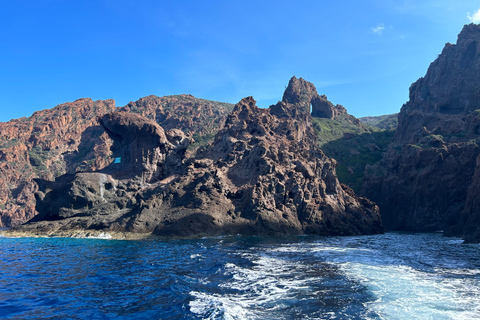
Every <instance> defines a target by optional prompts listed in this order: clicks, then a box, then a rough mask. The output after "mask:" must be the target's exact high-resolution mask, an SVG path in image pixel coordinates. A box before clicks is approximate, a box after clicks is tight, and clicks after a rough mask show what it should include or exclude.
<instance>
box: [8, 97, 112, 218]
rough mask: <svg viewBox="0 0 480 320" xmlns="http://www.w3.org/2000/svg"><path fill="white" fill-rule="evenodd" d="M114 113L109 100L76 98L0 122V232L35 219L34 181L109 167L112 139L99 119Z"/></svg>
mask: <svg viewBox="0 0 480 320" xmlns="http://www.w3.org/2000/svg"><path fill="white" fill-rule="evenodd" d="M114 109H115V103H114V101H113V100H105V101H92V100H91V99H79V100H76V101H75V102H72V103H64V104H61V105H58V106H56V107H55V108H53V109H50V110H43V111H37V112H35V113H34V114H33V115H32V116H31V117H29V118H21V119H17V120H12V121H9V122H6V123H0V141H1V142H0V186H1V188H0V227H8V226H11V225H16V224H19V223H23V222H25V221H26V220H28V219H30V218H32V217H33V216H34V215H35V198H34V192H35V191H36V188H37V187H36V185H35V183H34V182H33V179H34V178H38V177H40V178H44V179H54V178H55V177H56V176H59V175H61V174H63V173H65V172H75V171H77V170H98V169H101V168H103V167H105V166H106V165H108V164H109V162H110V159H109V153H110V151H109V148H110V146H109V141H110V139H109V138H108V137H107V135H106V134H104V131H103V129H102V128H101V127H100V126H99V125H98V120H97V117H98V116H102V115H104V114H105V113H109V112H112V111H113V110H114Z"/></svg>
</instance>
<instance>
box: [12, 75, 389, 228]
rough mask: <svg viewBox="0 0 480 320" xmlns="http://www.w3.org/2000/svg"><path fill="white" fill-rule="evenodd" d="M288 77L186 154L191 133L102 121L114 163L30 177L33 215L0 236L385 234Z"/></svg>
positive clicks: (303, 84) (310, 89) (306, 93)
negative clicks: (265, 100)
mask: <svg viewBox="0 0 480 320" xmlns="http://www.w3.org/2000/svg"><path fill="white" fill-rule="evenodd" d="M318 100H319V96H318V94H317V92H316V90H315V87H314V86H313V85H312V84H311V83H308V82H307V81H305V80H303V79H301V78H300V79H297V78H295V77H294V78H292V79H291V80H290V82H289V86H288V87H287V89H286V91H285V94H284V97H283V99H282V101H280V102H279V103H277V104H276V105H273V106H271V107H270V108H269V109H260V108H258V107H257V106H256V105H255V100H254V99H253V98H251V97H248V98H245V99H243V100H242V101H240V102H239V103H238V104H237V105H236V106H235V108H234V110H233V111H232V112H231V113H230V114H229V116H228V117H227V119H226V121H225V124H224V125H223V128H222V129H221V130H220V131H219V132H218V133H217V134H216V136H215V139H214V141H213V143H212V144H211V145H209V146H207V147H205V148H200V149H198V150H197V152H196V153H195V154H194V155H192V156H190V157H187V156H186V150H187V148H188V145H189V143H190V142H191V139H190V138H188V137H187V136H186V135H185V134H184V133H183V132H182V131H180V130H175V129H172V130H169V131H165V130H164V129H163V128H162V127H160V126H159V125H158V124H157V123H156V122H153V121H151V120H149V119H147V118H145V117H143V116H140V115H138V114H132V113H127V112H114V113H110V114H107V115H105V116H104V117H102V119H101V121H100V124H101V126H102V127H103V128H104V130H105V131H106V132H107V134H108V135H109V136H110V138H111V139H112V140H113V145H112V152H113V157H114V158H115V159H116V160H117V159H118V161H115V162H114V163H112V164H110V165H109V166H108V167H106V168H104V169H101V170H98V171H94V172H80V173H75V174H66V175H63V176H60V177H58V178H57V179H55V181H54V182H53V181H46V180H42V179H37V180H36V182H37V185H38V187H39V191H38V192H37V193H36V194H35V196H36V199H37V206H36V209H37V211H38V212H39V214H38V215H37V216H35V217H34V218H33V219H31V220H30V221H29V222H28V223H26V224H23V225H21V226H17V227H13V228H12V229H10V230H8V231H5V232H4V234H12V235H13V234H31V235H49V236H57V235H76V234H77V235H78V234H80V235H85V234H89V233H92V234H107V233H108V234H110V235H111V236H112V237H121V238H139V237H140V238H144V237H198V236H219V235H235V234H242V235H272V236H278V235H289V234H290V235H294V234H318V235H359V234H375V233H381V232H383V227H382V224H381V219H380V215H379V210H378V207H377V206H376V205H375V203H373V202H371V201H369V200H368V199H366V198H362V197H357V196H356V195H355V194H354V192H353V191H352V190H351V189H349V188H348V187H346V186H342V185H341V184H340V183H339V181H338V179H337V177H336V174H335V166H336V162H335V161H334V160H333V159H330V158H328V157H327V156H325V154H323V152H322V151H321V150H320V148H319V147H318V142H317V139H316V135H315V133H314V130H313V127H312V120H311V114H310V110H309V106H310V104H315V101H318Z"/></svg>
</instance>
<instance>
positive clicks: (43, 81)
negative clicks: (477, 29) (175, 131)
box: [0, 0, 480, 121]
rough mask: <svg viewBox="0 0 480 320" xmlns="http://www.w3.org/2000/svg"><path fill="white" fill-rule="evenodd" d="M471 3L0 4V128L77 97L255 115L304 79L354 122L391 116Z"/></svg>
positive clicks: (109, 0) (473, 16) (471, 14)
mask: <svg viewBox="0 0 480 320" xmlns="http://www.w3.org/2000/svg"><path fill="white" fill-rule="evenodd" d="M479 10H480V2H479V1H478V0H475V1H473V0H472V1H470V0H458V1H452V0H448V1H447V0H362V1H357V0H355V1H353V0H352V1H346V0H337V1H323V0H316V1H314V0H299V1H283V0H276V1H262V0H256V1H250V0H244V1H208V0H203V1H198V0H197V1H186V0H185V1H153V0H152V1H143V0H135V1H126V0H97V1H88V0H83V1H76V0H35V1H33V0H32V1H23V0H16V1H2V3H1V4H0V101H1V104H2V105H1V107H0V121H8V120H10V119H12V118H19V117H22V116H30V115H31V114H32V113H33V112H34V111H36V110H42V109H47V108H52V107H54V106H55V105H58V104H60V103H63V102H68V101H74V100H76V99H78V98H82V97H90V98H92V99H94V100H97V99H115V100H116V103H117V106H123V105H125V104H127V103H128V102H129V101H135V100H137V99H139V98H141V97H144V96H147V95H151V94H154V95H158V96H163V95H171V94H180V93H190V94H193V95H194V96H196V97H198V98H204V99H210V100H217V101H224V102H231V103H237V102H238V101H239V100H240V99H241V98H243V97H246V96H253V97H254V98H255V99H256V100H257V104H258V105H259V106H261V107H268V106H269V105H271V104H274V103H276V102H277V101H278V100H280V99H281V98H282V94H283V91H284V89H285V86H286V85H287V83H288V80H289V79H290V77H291V76H293V75H295V76H297V77H302V78H304V79H306V80H308V81H310V82H312V83H314V84H315V86H316V87H317V91H318V92H319V93H320V94H326V95H327V96H328V98H329V99H330V100H331V101H332V102H333V103H335V104H342V105H344V106H345V107H346V108H347V110H348V111H349V113H351V114H353V115H355V116H357V117H361V116H367V115H381V114H389V113H394V112H398V111H399V110H400V107H401V106H402V104H403V103H405V102H406V101H407V99H408V88H409V86H410V84H411V83H412V82H414V81H415V80H417V79H418V78H419V77H421V76H423V75H424V74H425V72H426V70H427V68H428V65H429V64H430V63H431V62H432V61H433V60H434V59H435V58H436V57H437V55H438V54H439V53H440V52H441V50H442V48H443V46H444V45H445V43H446V42H451V43H455V42H456V39H457V35H458V33H459V32H460V31H461V29H462V27H463V25H465V24H468V23H471V22H472V21H474V22H477V23H478V22H480V13H479Z"/></svg>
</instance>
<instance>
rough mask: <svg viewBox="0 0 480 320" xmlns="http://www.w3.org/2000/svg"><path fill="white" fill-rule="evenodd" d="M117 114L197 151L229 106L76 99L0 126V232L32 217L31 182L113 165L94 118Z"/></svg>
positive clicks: (180, 98)
mask: <svg viewBox="0 0 480 320" xmlns="http://www.w3.org/2000/svg"><path fill="white" fill-rule="evenodd" d="M116 109H117V110H118V111H125V112H129V113H136V114H141V115H144V116H145V117H147V118H149V119H151V120H154V121H156V122H157V123H159V124H161V125H162V126H163V127H164V128H165V129H166V130H178V129H184V130H185V131H186V132H188V133H189V137H188V138H187V137H186V135H185V134H184V133H183V132H182V133H179V132H177V131H172V132H174V133H173V134H174V135H177V137H178V139H179V140H178V139H177V140H178V141H177V140H175V143H185V142H187V144H188V142H189V141H191V139H190V137H193V138H194V139H196V140H198V141H197V143H196V145H201V144H202V143H205V142H206V141H208V140H209V139H211V138H212V137H213V136H214V134H215V133H216V132H217V131H218V129H219V128H220V126H221V125H222V124H223V122H224V121H225V119H226V117H227V114H228V113H229V112H230V111H231V110H232V109H233V105H231V104H228V103H221V102H215V101H208V100H203V99H198V98H195V97H193V96H192V95H177V96H169V97H156V96H148V97H145V98H142V99H140V100H138V101H136V102H130V103H129V104H128V105H127V106H125V107H122V108H115V102H114V101H113V100H105V101H92V100H91V99H79V100H77V101H75V102H71V103H64V104H61V105H59V106H56V107H55V108H53V109H50V110H44V111H38V112H35V113H34V114H33V115H32V116H31V117H29V118H22V119H17V120H12V121H9V122H6V123H0V227H10V226H14V225H18V224H21V223H23V222H25V221H27V220H28V219H30V218H32V217H33V216H34V215H35V214H36V212H35V198H34V193H35V191H36V190H37V186H36V184H35V182H34V179H35V178H41V179H47V180H53V179H54V178H56V177H58V176H60V175H62V174H64V173H71V174H73V173H75V172H80V171H93V170H100V169H102V168H105V167H106V166H108V165H109V164H110V163H111V162H112V157H111V155H112V154H111V152H110V147H111V144H112V143H113V140H112V139H110V138H109V136H108V135H107V134H106V133H105V131H104V128H103V127H102V126H100V125H99V122H98V118H101V117H103V115H105V114H106V113H110V112H112V111H114V110H116ZM175 132H176V133H175ZM167 134H168V133H167ZM179 134H180V136H179ZM181 137H183V138H181ZM193 149H194V148H193ZM125 159H126V158H125Z"/></svg>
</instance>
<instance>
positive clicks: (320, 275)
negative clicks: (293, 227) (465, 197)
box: [0, 233, 480, 319]
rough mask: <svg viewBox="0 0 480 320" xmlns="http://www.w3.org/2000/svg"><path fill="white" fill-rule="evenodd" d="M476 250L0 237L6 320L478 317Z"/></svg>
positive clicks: (401, 239) (418, 244)
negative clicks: (40, 319) (39, 319)
mask: <svg viewBox="0 0 480 320" xmlns="http://www.w3.org/2000/svg"><path fill="white" fill-rule="evenodd" d="M479 317H480V246H479V245H473V244H469V245H466V244H462V241H461V240H458V239H452V238H446V237H442V235H441V234H401V233H387V234H385V235H375V236H361V237H330V238H324V237H310V236H309V237H291V238H260V237H253V238H244V237H225V238H209V239H197V240H172V241H157V240H155V241H153V240H151V241H119V240H99V239H65V238H19V239H11V238H0V318H5V319H32V318H34V319H35V318H42V319H478V318H479Z"/></svg>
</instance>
